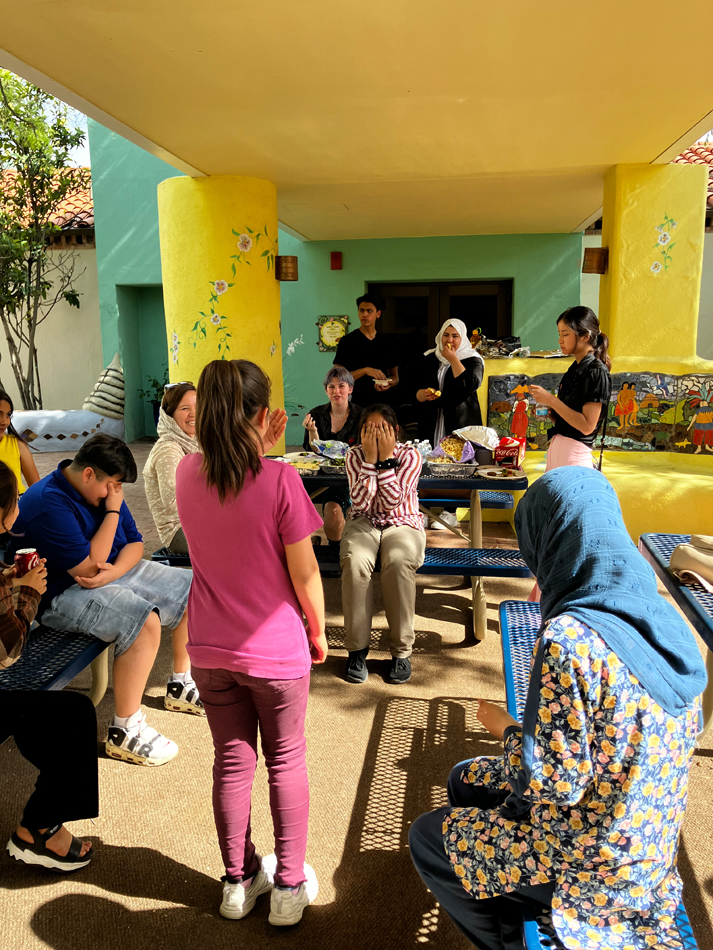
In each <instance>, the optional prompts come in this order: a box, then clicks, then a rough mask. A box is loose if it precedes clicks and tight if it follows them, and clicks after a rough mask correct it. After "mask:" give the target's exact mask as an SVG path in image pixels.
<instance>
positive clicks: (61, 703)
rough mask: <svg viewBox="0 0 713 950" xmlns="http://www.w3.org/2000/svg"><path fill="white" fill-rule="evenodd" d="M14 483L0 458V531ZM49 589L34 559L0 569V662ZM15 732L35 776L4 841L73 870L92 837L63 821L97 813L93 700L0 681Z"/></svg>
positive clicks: (25, 855) (7, 732) (6, 722)
mask: <svg viewBox="0 0 713 950" xmlns="http://www.w3.org/2000/svg"><path fill="white" fill-rule="evenodd" d="M17 498H18V485H17V477H16V476H15V474H14V472H12V470H11V469H10V468H8V466H7V465H5V463H4V462H0V535H5V534H7V533H8V532H9V531H10V530H11V528H12V526H13V524H14V523H15V520H16V519H17V516H18V513H19V508H18V505H17ZM46 590H47V568H46V567H45V561H44V559H42V560H40V562H39V564H37V566H36V567H33V568H32V569H31V570H30V571H28V572H27V574H25V575H24V576H23V577H17V572H16V570H15V568H14V567H11V568H8V569H6V570H4V571H0V669H7V668H8V667H9V666H12V664H13V663H15V662H16V661H17V660H19V659H20V657H21V656H22V651H23V648H24V646H25V644H26V642H27V635H28V633H29V630H30V626H31V624H32V622H33V620H34V619H35V614H36V613H37V609H38V607H39V603H40V597H41V596H42V594H44V592H45V591H46ZM53 723H70V724H71V728H72V766H71V768H68V767H67V749H66V747H65V746H64V745H63V744H62V743H58V742H52V741H51V740H49V739H48V737H47V731H48V728H51V726H52V724H53ZM9 736H14V738H15V743H16V745H17V748H18V750H19V751H20V754H21V755H23V756H24V757H25V758H26V759H27V761H28V762H31V763H32V764H33V765H34V766H35V768H37V769H39V773H40V774H39V775H38V777H37V782H36V785H35V790H34V792H33V793H32V795H31V796H30V798H29V800H28V802H27V804H26V805H25V810H24V813H23V816H22V819H21V821H20V824H19V825H18V826H17V828H16V829H15V831H14V833H13V835H12V837H11V838H10V840H9V841H8V843H7V851H8V853H9V854H10V855H11V856H12V857H13V858H15V859H16V860H18V861H24V862H25V863H26V864H34V865H38V866H40V867H45V868H51V869H52V870H53V871H76V870H78V869H79V868H83V867H85V865H87V864H89V862H90V861H91V859H92V847H91V842H90V841H80V840H79V838H75V837H74V836H73V835H72V834H71V833H70V832H69V831H68V830H67V829H66V828H65V827H64V824H63V822H65V821H77V820H79V819H82V818H95V817H96V816H97V815H98V814H99V784H98V770H97V717H96V714H95V712H94V707H93V706H92V703H91V700H90V699H89V698H88V697H87V696H83V695H82V694H81V693H73V692H70V691H69V690H67V691H65V692H54V691H51V690H50V691H44V690H6V689H3V688H2V686H0V742H4V741H5V739H7V738H8V737H9Z"/></svg>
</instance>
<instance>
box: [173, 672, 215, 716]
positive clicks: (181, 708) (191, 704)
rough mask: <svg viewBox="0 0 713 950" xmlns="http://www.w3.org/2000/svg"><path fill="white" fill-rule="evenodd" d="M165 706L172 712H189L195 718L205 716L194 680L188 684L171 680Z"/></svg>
mask: <svg viewBox="0 0 713 950" xmlns="http://www.w3.org/2000/svg"><path fill="white" fill-rule="evenodd" d="M163 705H164V707H165V708H166V709H170V710H171V712H187V713H191V715H193V716H205V709H204V708H203V703H202V702H201V699H200V696H199V695H198V687H197V686H196V684H195V683H194V682H193V680H191V681H190V682H188V683H182V682H181V681H180V680H169V681H168V685H167V686H166V695H165V696H164V698H163Z"/></svg>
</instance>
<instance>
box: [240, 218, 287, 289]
mask: <svg viewBox="0 0 713 950" xmlns="http://www.w3.org/2000/svg"><path fill="white" fill-rule="evenodd" d="M233 234H234V235H235V237H236V238H237V239H238V244H237V247H238V253H237V254H233V255H232V256H231V258H230V259H231V260H232V262H233V263H232V265H231V266H232V271H233V277H235V274H236V270H237V265H238V264H248V265H252V261H250V260H248V254H249V253H250V251H251V250H252V249H253V248H255V250H256V251H257V250H259V249H260V247H261V246H262V247H263V248H264V250H263V252H262V254H260V257H261V258H264V259H265V264H266V265H267V269H268V271H269V270H271V269H272V268H273V267H274V266H275V255H276V254H277V243H276V241H273V239H272V238H271V237H270V235H269V234H268V232H267V225H266V224H265V225H263V227H262V228H249V227H247V225H246V227H245V229H244V230H243V231H236V230H235V229H233Z"/></svg>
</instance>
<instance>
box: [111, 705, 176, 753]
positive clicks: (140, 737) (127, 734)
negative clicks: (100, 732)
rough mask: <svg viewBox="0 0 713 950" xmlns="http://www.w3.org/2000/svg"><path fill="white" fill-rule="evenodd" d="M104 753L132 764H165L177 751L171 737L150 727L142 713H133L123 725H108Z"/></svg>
mask: <svg viewBox="0 0 713 950" xmlns="http://www.w3.org/2000/svg"><path fill="white" fill-rule="evenodd" d="M104 748H105V749H106V754H107V755H108V756H109V757H110V758H112V759H121V760H122V761H123V762H132V763H133V764H134V765H165V764H166V762H170V761H171V759H172V758H173V757H174V756H175V755H176V754H177V753H178V746H177V745H176V743H175V742H173V741H172V740H171V739H167V738H166V736H162V735H161V733H160V732H157V731H156V730H155V729H152V728H151V726H149V725H148V724H147V722H146V720H145V719H144V718H143V716H142V714H141V713H140V712H139V713H135V714H134V715H133V716H132V717H131V718H130V719H129V722H128V723H127V726H126V728H124V727H123V726H109V736H108V738H107V740H106V745H105V746H104Z"/></svg>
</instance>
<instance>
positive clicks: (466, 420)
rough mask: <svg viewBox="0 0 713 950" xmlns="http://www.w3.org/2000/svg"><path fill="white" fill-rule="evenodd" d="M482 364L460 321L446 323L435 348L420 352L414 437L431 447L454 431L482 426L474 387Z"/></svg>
mask: <svg viewBox="0 0 713 950" xmlns="http://www.w3.org/2000/svg"><path fill="white" fill-rule="evenodd" d="M484 368H485V364H484V363H483V359H482V357H481V356H480V354H479V353H476V351H475V350H474V349H473V347H472V346H471V345H470V341H469V340H468V330H467V328H466V325H465V324H464V323H463V321H462V320H447V321H446V322H445V323H444V324H443V326H442V327H441V329H440V330H439V331H438V333H437V334H436V346H435V348H434V349H432V350H426V352H425V353H424V360H423V365H422V368H421V374H420V375H421V380H420V382H421V383H422V388H421V389H419V390H417V392H416V400H417V403H418V437H419V439H428V440H429V442H430V443H431V445H433V446H434V447H435V446H436V445H438V443H439V442H440V441H441V439H442V438H443V437H444V436H446V435H450V433H451V432H453V430H454V429H460V428H462V427H463V426H479V425H482V424H483V423H482V418H481V415H480V404H479V403H478V387H479V386H480V384H481V383H482V381H483V370H484Z"/></svg>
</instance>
